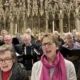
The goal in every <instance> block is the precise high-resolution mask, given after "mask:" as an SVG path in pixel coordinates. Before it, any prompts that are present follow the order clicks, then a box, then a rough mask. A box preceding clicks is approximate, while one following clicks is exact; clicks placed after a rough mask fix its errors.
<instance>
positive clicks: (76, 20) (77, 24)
mask: <svg viewBox="0 0 80 80" xmlns="http://www.w3.org/2000/svg"><path fill="white" fill-rule="evenodd" d="M75 28H76V30H77V31H79V32H80V28H79V10H78V9H77V8H76V9H75Z"/></svg>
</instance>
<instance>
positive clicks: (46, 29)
mask: <svg viewBox="0 0 80 80" xmlns="http://www.w3.org/2000/svg"><path fill="white" fill-rule="evenodd" d="M45 32H46V33H47V32H48V12H47V11H46V31H45Z"/></svg>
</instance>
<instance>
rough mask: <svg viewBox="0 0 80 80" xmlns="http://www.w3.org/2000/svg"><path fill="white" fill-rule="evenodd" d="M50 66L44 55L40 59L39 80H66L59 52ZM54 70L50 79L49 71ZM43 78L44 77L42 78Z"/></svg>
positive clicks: (63, 62) (62, 59)
mask: <svg viewBox="0 0 80 80" xmlns="http://www.w3.org/2000/svg"><path fill="white" fill-rule="evenodd" d="M56 54H57V55H56V57H55V59H54V61H53V63H52V64H50V63H49V62H48V60H47V59H46V57H45V55H44V54H43V55H42V57H41V62H42V71H41V76H40V80H67V73H66V67H65V61H64V58H63V56H62V55H61V53H60V52H58V53H56ZM51 68H55V70H54V73H53V75H52V78H51V79H50V69H51ZM44 76H45V77H44Z"/></svg>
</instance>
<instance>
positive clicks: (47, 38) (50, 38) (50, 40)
mask: <svg viewBox="0 0 80 80" xmlns="http://www.w3.org/2000/svg"><path fill="white" fill-rule="evenodd" d="M47 42H53V40H52V37H51V36H47V37H44V38H43V40H42V43H47Z"/></svg>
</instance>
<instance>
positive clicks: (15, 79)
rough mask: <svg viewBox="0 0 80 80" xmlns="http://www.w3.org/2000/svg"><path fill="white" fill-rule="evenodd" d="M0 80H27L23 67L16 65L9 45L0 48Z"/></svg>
mask: <svg viewBox="0 0 80 80" xmlns="http://www.w3.org/2000/svg"><path fill="white" fill-rule="evenodd" d="M0 80H29V79H28V76H27V73H26V71H25V69H24V67H23V65H22V64H20V63H17V61H16V55H15V52H14V49H13V47H12V46H11V45H2V46H1V47H0Z"/></svg>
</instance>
